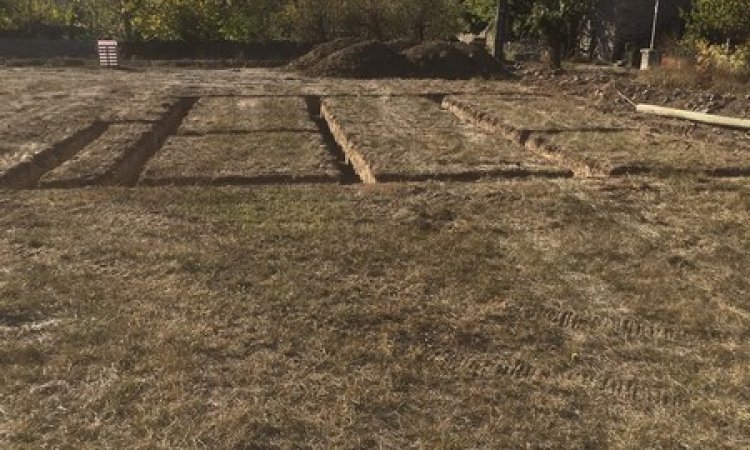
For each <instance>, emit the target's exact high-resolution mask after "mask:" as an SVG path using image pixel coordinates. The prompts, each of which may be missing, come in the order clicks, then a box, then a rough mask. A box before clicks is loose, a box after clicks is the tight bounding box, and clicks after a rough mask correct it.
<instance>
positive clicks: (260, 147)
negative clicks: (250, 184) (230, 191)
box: [143, 132, 339, 183]
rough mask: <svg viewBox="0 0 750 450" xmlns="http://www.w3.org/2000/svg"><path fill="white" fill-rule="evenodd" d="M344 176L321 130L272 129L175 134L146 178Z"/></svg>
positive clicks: (247, 178)
mask: <svg viewBox="0 0 750 450" xmlns="http://www.w3.org/2000/svg"><path fill="white" fill-rule="evenodd" d="M338 176H339V174H338V171H337V169H336V167H335V166H334V163H333V161H332V157H331V155H330V154H329V153H328V150H327V149H326V146H325V143H324V142H323V141H322V139H321V137H320V136H319V135H318V134H316V133H292V132H269V133H252V134H241V135H231V134H230V135H219V134H214V135H208V136H175V137H172V138H170V139H169V140H168V141H167V144H166V145H165V147H164V148H163V149H162V150H161V151H160V152H159V153H158V154H157V155H156V157H154V159H152V160H151V162H150V163H149V164H148V166H147V168H146V172H145V173H144V175H143V178H144V182H145V183H159V182H164V181H169V180H171V181H175V182H179V180H180V179H183V180H185V181H189V180H219V179H229V178H236V179H246V180H247V181H252V180H253V179H261V178H264V177H288V178H290V179H291V178H295V177H299V178H306V177H318V178H320V179H329V180H331V181H335V180H336V179H337V177H338Z"/></svg>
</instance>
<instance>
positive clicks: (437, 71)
mask: <svg viewBox="0 0 750 450" xmlns="http://www.w3.org/2000/svg"><path fill="white" fill-rule="evenodd" d="M404 55H405V56H406V58H407V59H408V60H409V62H410V63H411V64H412V65H414V66H415V67H416V69H417V73H418V74H419V76H422V77H428V78H448V79H462V78H472V77H478V76H481V77H487V76H491V75H493V74H497V73H499V72H500V70H501V67H500V64H498V63H497V61H495V60H494V58H492V56H490V55H489V53H487V51H486V50H485V49H484V48H483V47H482V46H481V45H475V44H463V43H459V42H426V43H424V44H420V45H416V46H414V47H411V48H409V49H408V50H406V51H405V52H404Z"/></svg>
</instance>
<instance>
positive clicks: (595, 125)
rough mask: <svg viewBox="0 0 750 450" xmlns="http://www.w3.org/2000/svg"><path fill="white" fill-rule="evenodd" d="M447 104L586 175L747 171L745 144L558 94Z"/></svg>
mask: <svg viewBox="0 0 750 450" xmlns="http://www.w3.org/2000/svg"><path fill="white" fill-rule="evenodd" d="M446 104H447V105H450V107H452V108H454V109H455V110H456V111H458V112H459V114H461V113H463V114H464V115H465V117H466V118H467V119H468V120H469V121H471V122H479V123H480V125H481V124H483V125H484V127H485V128H495V129H496V130H498V131H504V132H505V133H506V134H512V135H515V136H516V138H517V139H519V140H521V141H522V142H524V143H525V144H526V145H527V147H529V148H530V149H531V150H532V151H535V152H537V153H540V154H544V155H551V156H552V157H554V158H555V159H557V160H558V161H559V162H560V163H562V164H564V165H566V166H568V167H571V168H573V169H574V170H577V171H578V172H580V173H583V174H587V175H604V176H606V175H623V174H643V173H652V174H656V175H669V174H675V173H676V174H682V173H693V174H708V175H719V176H730V175H747V174H750V160H748V157H747V149H746V148H742V147H734V146H728V145H719V144H717V143H713V142H706V141H700V140H697V139H693V138H686V137H684V136H679V135H670V134H668V133H664V132H662V131H659V130H653V129H650V128H648V127H643V126H639V124H638V123H637V122H634V121H633V120H632V119H630V120H629V119H627V118H625V117H616V116H606V115H603V114H601V113H597V111H595V110H593V109H592V108H590V107H588V106H587V105H586V103H585V102H583V101H574V100H572V99H570V98H563V97H559V96H540V95H512V96H487V95H483V96H464V97H461V96H456V97H449V98H448V99H446Z"/></svg>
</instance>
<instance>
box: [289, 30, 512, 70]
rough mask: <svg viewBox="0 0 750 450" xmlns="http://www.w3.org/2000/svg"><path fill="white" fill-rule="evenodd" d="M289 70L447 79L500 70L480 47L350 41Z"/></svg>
mask: <svg viewBox="0 0 750 450" xmlns="http://www.w3.org/2000/svg"><path fill="white" fill-rule="evenodd" d="M289 68H290V69H292V70H300V71H302V72H304V73H305V74H307V75H311V76H316V77H341V78H391V77H393V78H412V77H413V78H447V79H468V78H474V77H490V76H494V75H497V74H499V73H501V69H502V68H501V66H500V64H498V63H497V62H496V61H495V60H494V59H493V58H492V56H490V55H489V54H488V53H487V51H486V50H485V49H484V47H482V46H481V45H467V44H463V43H458V42H455V43H454V42H444V41H436V42H427V43H421V44H420V43H415V42H412V41H405V40H399V41H389V42H385V43H383V42H380V41H364V42H357V43H352V42H351V40H350V39H338V40H336V41H332V42H329V43H326V44H322V45H320V46H318V47H316V48H315V49H313V50H312V51H311V52H310V53H308V54H307V55H305V56H303V57H302V58H300V59H298V60H297V61H294V62H293V63H292V64H290V65H289Z"/></svg>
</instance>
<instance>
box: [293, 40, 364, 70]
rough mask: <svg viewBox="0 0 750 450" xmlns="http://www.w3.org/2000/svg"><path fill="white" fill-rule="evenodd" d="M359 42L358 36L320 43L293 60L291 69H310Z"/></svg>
mask: <svg viewBox="0 0 750 450" xmlns="http://www.w3.org/2000/svg"><path fill="white" fill-rule="evenodd" d="M357 42H358V39H356V38H340V39H336V40H333V41H331V42H326V43H324V44H320V45H318V46H316V47H315V48H313V49H312V50H310V52H308V53H307V54H305V55H303V56H301V57H300V58H297V59H296V60H294V61H292V62H291V63H290V64H289V66H287V67H288V68H289V69H291V70H308V69H310V68H312V67H313V66H315V65H316V64H318V63H320V62H321V61H322V60H323V59H325V58H327V57H329V56H331V55H332V54H334V53H336V52H337V51H339V50H343V49H345V48H346V47H349V46H350V45H354V44H356V43H357Z"/></svg>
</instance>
